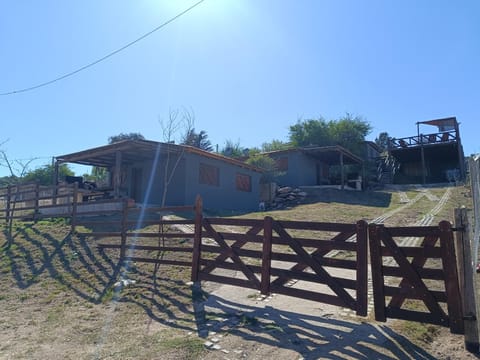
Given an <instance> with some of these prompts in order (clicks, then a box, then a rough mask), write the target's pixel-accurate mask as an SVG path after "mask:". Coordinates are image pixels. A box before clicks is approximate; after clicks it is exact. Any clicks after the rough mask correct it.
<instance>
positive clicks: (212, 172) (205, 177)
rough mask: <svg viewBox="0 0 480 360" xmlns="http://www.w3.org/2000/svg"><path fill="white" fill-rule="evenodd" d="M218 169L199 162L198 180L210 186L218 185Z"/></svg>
mask: <svg viewBox="0 0 480 360" xmlns="http://www.w3.org/2000/svg"><path fill="white" fill-rule="evenodd" d="M218 174H219V170H218V168H217V167H215V166H212V165H207V164H203V163H200V168H199V174H198V182H199V183H200V184H206V185H211V186H219V185H220V182H219V176H218Z"/></svg>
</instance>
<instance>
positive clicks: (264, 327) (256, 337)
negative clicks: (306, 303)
mask: <svg viewBox="0 0 480 360" xmlns="http://www.w3.org/2000/svg"><path fill="white" fill-rule="evenodd" d="M195 310H196V312H195V313H196V318H197V322H198V332H199V336H202V337H207V336H208V333H209V332H212V331H213V332H214V333H221V332H228V333H229V334H230V335H235V336H237V337H241V338H243V339H244V340H246V341H253V342H255V343H257V344H259V345H260V346H261V345H268V346H270V347H272V348H275V349H278V348H283V349H289V350H292V351H293V352H295V353H297V354H298V355H300V356H301V357H302V358H303V359H319V358H321V359H346V358H348V359H432V360H433V359H435V357H433V356H432V355H430V354H428V353H427V352H426V351H424V350H423V349H421V348H420V347H418V346H417V345H415V344H413V343H412V342H410V341H409V340H408V339H407V338H405V337H403V336H401V335H399V334H397V333H396V332H395V331H393V330H392V329H390V328H389V327H388V326H384V325H377V324H375V323H366V322H350V321H345V320H339V319H334V318H329V317H328V316H313V315H305V314H298V313H294V312H289V311H285V310H278V309H275V308H273V307H271V306H265V307H262V308H258V307H255V306H248V305H247V306H246V305H245V304H238V303H235V302H231V301H229V300H226V299H223V298H221V297H218V296H216V295H212V296H210V297H209V298H208V299H207V300H206V301H205V302H201V303H197V304H196V306H195ZM220 345H221V343H220Z"/></svg>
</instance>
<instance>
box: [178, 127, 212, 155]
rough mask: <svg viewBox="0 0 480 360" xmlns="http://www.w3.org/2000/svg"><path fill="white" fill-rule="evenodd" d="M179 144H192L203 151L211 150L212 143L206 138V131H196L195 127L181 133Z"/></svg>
mask: <svg viewBox="0 0 480 360" xmlns="http://www.w3.org/2000/svg"><path fill="white" fill-rule="evenodd" d="M181 144H183V145H189V146H193V147H196V148H199V149H202V150H205V151H213V146H212V143H211V142H210V140H208V135H207V132H206V131H204V130H201V131H200V132H199V133H196V132H195V129H193V128H192V129H188V131H187V132H186V133H185V134H184V135H183V138H182V141H181Z"/></svg>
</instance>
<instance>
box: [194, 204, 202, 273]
mask: <svg viewBox="0 0 480 360" xmlns="http://www.w3.org/2000/svg"><path fill="white" fill-rule="evenodd" d="M202 210H203V203H202V198H201V197H200V195H197V198H196V199H195V231H194V237H193V249H192V277H191V279H192V281H193V282H194V283H195V282H197V281H198V273H199V272H200V256H201V247H202V223H203V215H202Z"/></svg>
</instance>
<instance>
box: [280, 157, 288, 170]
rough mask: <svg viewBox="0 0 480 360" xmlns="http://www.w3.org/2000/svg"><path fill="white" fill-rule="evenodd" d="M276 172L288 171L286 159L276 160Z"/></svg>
mask: <svg viewBox="0 0 480 360" xmlns="http://www.w3.org/2000/svg"><path fill="white" fill-rule="evenodd" d="M277 170H278V171H287V170H288V157H286V156H284V157H281V158H278V159H277Z"/></svg>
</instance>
